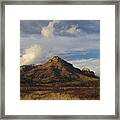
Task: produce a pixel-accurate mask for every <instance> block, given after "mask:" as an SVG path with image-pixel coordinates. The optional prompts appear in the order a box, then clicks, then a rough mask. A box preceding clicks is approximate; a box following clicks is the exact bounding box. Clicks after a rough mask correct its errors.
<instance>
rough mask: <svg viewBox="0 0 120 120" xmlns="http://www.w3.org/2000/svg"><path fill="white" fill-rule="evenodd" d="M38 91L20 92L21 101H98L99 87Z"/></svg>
mask: <svg viewBox="0 0 120 120" xmlns="http://www.w3.org/2000/svg"><path fill="white" fill-rule="evenodd" d="M60 88H61V89H59V88H58V89H56V90H55V89H52V88H51V89H47V90H45V89H44V90H39V91H31V90H29V91H27V92H25V90H24V92H23V91H22V92H21V96H20V97H21V100H99V99H100V88H99V87H60Z"/></svg>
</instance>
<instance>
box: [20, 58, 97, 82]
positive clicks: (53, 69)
mask: <svg viewBox="0 0 120 120" xmlns="http://www.w3.org/2000/svg"><path fill="white" fill-rule="evenodd" d="M20 72H21V80H29V79H30V80H32V81H36V82H37V81H41V82H45V81H46V82H47V81H51V80H53V81H66V80H67V81H70V80H99V77H98V76H96V75H95V73H94V72H93V71H90V70H85V69H84V70H80V69H78V68H75V67H74V66H73V65H72V64H70V63H68V62H67V61H65V60H63V59H61V58H60V57H58V56H54V57H53V58H52V59H50V60H49V61H48V62H47V63H45V64H42V65H41V64H39V65H23V66H21V67H20Z"/></svg>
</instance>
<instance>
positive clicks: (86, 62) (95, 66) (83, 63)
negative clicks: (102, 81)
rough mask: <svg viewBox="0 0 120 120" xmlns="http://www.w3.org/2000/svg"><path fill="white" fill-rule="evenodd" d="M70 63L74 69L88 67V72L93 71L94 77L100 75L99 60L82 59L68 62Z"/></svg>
mask: <svg viewBox="0 0 120 120" xmlns="http://www.w3.org/2000/svg"><path fill="white" fill-rule="evenodd" d="M68 62H70V63H72V64H73V65H74V66H75V67H77V68H79V69H82V68H84V67H88V68H89V69H90V70H92V71H94V72H95V74H96V75H98V76H99V75H100V60H99V59H92V58H91V59H83V60H73V61H68Z"/></svg>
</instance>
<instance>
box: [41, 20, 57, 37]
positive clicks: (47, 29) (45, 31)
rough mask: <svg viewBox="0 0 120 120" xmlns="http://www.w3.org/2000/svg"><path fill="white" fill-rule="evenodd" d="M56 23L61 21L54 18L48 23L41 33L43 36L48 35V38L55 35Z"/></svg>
mask: <svg viewBox="0 0 120 120" xmlns="http://www.w3.org/2000/svg"><path fill="white" fill-rule="evenodd" d="M56 23H59V21H58V20H54V21H51V22H49V23H48V25H47V26H45V27H43V28H42V30H41V34H42V36H44V37H46V38H51V37H53V36H54V34H53V32H54V29H55V28H54V25H55V24H56Z"/></svg>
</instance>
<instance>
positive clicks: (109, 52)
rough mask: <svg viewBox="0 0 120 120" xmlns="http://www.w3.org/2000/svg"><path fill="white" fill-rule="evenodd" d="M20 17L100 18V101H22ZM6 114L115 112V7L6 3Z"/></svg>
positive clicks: (105, 113) (89, 113)
mask: <svg viewBox="0 0 120 120" xmlns="http://www.w3.org/2000/svg"><path fill="white" fill-rule="evenodd" d="M20 20H100V100H26V101H25V100H20V69H19V63H20ZM5 114H6V115H114V114H115V6H114V5H69V6H66V5H54V6H52V5H42V6H41V5H27V6H25V5H6V6H5Z"/></svg>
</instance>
